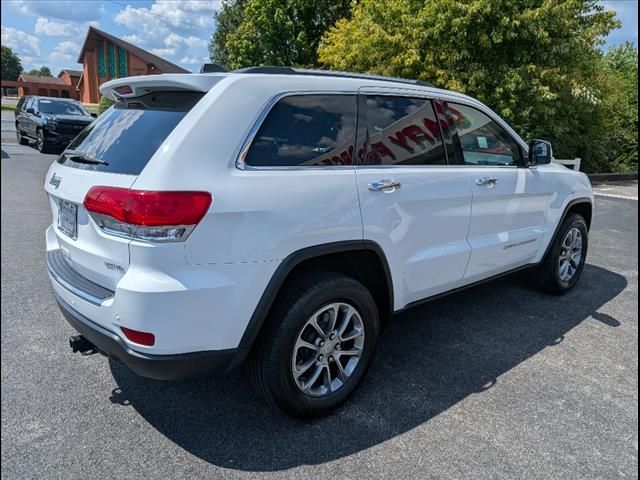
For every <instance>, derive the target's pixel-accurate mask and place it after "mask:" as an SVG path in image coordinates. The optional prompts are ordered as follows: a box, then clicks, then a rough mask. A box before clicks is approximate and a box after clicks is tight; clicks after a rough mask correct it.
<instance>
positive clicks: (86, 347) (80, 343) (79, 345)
mask: <svg viewBox="0 0 640 480" xmlns="http://www.w3.org/2000/svg"><path fill="white" fill-rule="evenodd" d="M69 346H70V347H71V350H72V351H73V353H76V352H80V353H81V354H82V355H93V354H94V353H98V349H97V348H96V346H95V345H94V344H93V343H91V342H90V341H89V340H87V339H86V338H84V337H83V336H82V335H72V336H71V337H69Z"/></svg>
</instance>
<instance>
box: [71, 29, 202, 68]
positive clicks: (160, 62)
mask: <svg viewBox="0 0 640 480" xmlns="http://www.w3.org/2000/svg"><path fill="white" fill-rule="evenodd" d="M91 34H95V35H99V36H101V37H104V38H106V39H107V40H109V41H111V42H113V43H115V44H116V45H118V46H119V47H122V48H124V49H125V50H127V51H128V52H129V53H132V54H134V55H135V56H136V57H139V58H140V59H141V60H142V61H144V62H145V63H152V64H153V65H155V66H156V68H157V69H158V70H160V71H161V72H163V73H190V72H189V70H185V69H184V68H182V67H179V66H178V65H176V64H175V63H171V62H169V61H168V60H165V59H164V58H161V57H158V56H157V55H154V54H153V53H151V52H147V51H146V50H143V49H141V48H139V47H136V46H135V45H132V44H130V43H129V42H125V41H124V40H122V39H120V38H118V37H114V36H113V35H111V34H109V33H107V32H103V31H102V30H99V29H97V28H96V27H89V31H88V32H87V36H86V37H85V39H84V43H83V44H82V49H81V50H80V56H79V57H78V63H83V61H82V58H83V57H84V51H85V48H86V46H87V41H88V40H89V37H90V36H91Z"/></svg>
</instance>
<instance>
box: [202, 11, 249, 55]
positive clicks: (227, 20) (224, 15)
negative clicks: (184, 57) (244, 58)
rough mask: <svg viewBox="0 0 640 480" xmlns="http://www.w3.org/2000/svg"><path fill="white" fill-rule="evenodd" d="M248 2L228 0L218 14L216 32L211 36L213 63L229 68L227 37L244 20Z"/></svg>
mask: <svg viewBox="0 0 640 480" xmlns="http://www.w3.org/2000/svg"><path fill="white" fill-rule="evenodd" d="M246 4H247V0H235V1H234V0H227V1H225V2H223V4H222V8H221V9H220V10H219V11H218V12H216V15H215V19H216V30H215V32H213V35H212V36H211V42H210V43H209V54H210V57H211V61H212V62H213V63H217V64H218V65H221V66H223V67H228V66H229V50H228V49H227V46H226V44H227V37H228V36H229V35H230V34H232V33H233V32H235V31H236V30H237V29H238V27H239V26H240V24H241V23H242V21H243V19H244V15H243V13H244V8H245V6H246Z"/></svg>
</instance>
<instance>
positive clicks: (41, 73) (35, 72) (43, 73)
mask: <svg viewBox="0 0 640 480" xmlns="http://www.w3.org/2000/svg"><path fill="white" fill-rule="evenodd" d="M26 74H27V75H31V76H34V77H53V75H52V74H51V70H50V69H49V67H45V66H42V67H40V68H34V69H31V70H29V71H28V72H26Z"/></svg>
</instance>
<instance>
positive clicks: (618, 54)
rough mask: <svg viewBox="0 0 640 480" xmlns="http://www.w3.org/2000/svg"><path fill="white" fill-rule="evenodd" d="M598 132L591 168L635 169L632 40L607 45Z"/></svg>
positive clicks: (634, 50)
mask: <svg viewBox="0 0 640 480" xmlns="http://www.w3.org/2000/svg"><path fill="white" fill-rule="evenodd" d="M599 88H600V89H601V91H602V102H601V104H600V105H599V107H600V108H599V112H600V115H599V117H600V118H601V121H600V122H599V126H600V128H601V135H600V136H599V138H598V141H597V142H596V143H595V145H594V148H595V149H596V151H597V155H596V158H595V161H594V162H593V163H594V165H593V167H595V168H593V169H595V170H598V171H634V172H637V171H638V49H637V48H636V47H635V46H634V45H633V44H632V43H629V42H627V43H625V44H623V45H618V46H615V47H612V48H610V49H609V50H608V51H607V53H606V54H605V55H604V57H603V59H602V63H601V65H600V73H599Z"/></svg>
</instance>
